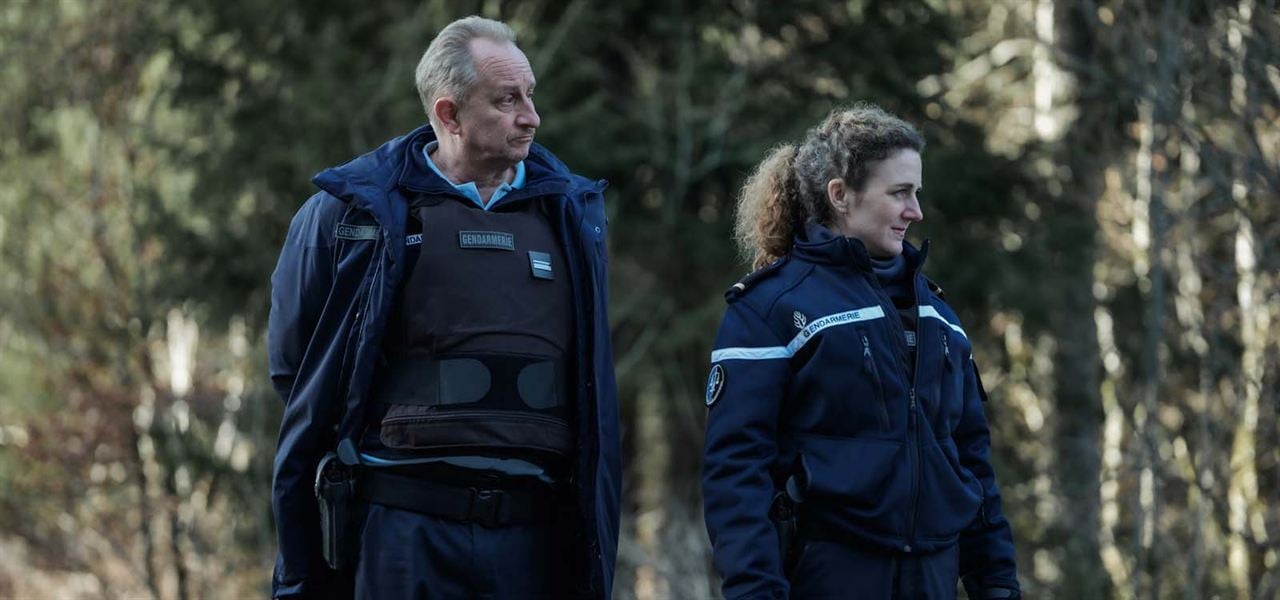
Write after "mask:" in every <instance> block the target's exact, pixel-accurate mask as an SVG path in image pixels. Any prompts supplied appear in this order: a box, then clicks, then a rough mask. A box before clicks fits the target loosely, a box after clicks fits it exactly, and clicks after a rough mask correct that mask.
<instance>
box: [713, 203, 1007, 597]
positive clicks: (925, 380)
mask: <svg viewBox="0 0 1280 600" xmlns="http://www.w3.org/2000/svg"><path fill="white" fill-rule="evenodd" d="M904 247H905V254H906V259H907V266H908V269H910V272H911V273H912V276H913V279H914V282H915V297H916V303H917V304H918V307H919V312H918V325H917V337H916V340H917V346H916V347H917V357H916V358H917V360H916V362H915V369H914V372H913V371H912V370H911V369H910V368H909V365H910V364H911V363H910V359H909V357H908V354H907V345H906V332H905V329H904V327H903V325H902V320H901V319H900V318H899V316H898V313H897V311H896V309H895V308H894V305H893V303H892V301H891V300H890V298H889V296H887V295H886V294H885V292H884V291H883V290H882V289H881V287H880V285H879V283H878V282H877V281H876V277H875V274H874V272H873V271H872V267H871V262H870V259H869V257H868V255H867V253H866V250H865V248H864V247H863V245H862V243H861V242H859V241H858V240H854V239H849V238H846V237H842V236H836V235H833V234H832V233H831V232H829V231H828V230H827V229H826V228H824V227H821V226H817V225H810V226H809V227H808V229H807V231H806V233H805V234H804V235H803V236H801V237H800V238H799V239H798V240H797V243H796V245H795V247H794V249H793V251H792V252H791V254H789V255H788V256H787V257H784V258H783V259H780V260H779V261H778V262H776V263H774V264H773V265H771V266H769V267H766V268H765V269H763V270H761V271H757V272H756V273H755V274H753V275H752V276H750V277H748V278H747V279H745V280H744V281H743V282H741V283H740V284H738V285H735V286H734V287H733V288H731V289H730V290H729V292H728V294H727V299H728V302H729V307H728V310H727V312H726V313H725V316H724V321H723V323H722V324H721V326H720V332H719V335H718V336H717V338H716V342H715V350H714V351H713V352H712V354H711V362H712V373H711V378H710V380H709V381H708V385H707V403H708V406H709V413H708V419H707V437H706V454H705V459H704V464H703V494H704V501H705V505H706V506H705V508H706V522H707V530H708V532H709V533H710V534H711V541H712V543H713V545H714V547H715V563H716V567H717V568H718V569H719V571H720V573H721V575H723V577H724V595H725V597H726V598H729V599H735V598H748V597H750V598H785V597H787V595H788V592H789V586H788V583H787V581H786V579H785V577H784V576H783V568H782V558H781V557H780V556H779V549H778V537H777V533H776V531H775V529H774V526H773V524H772V523H771V521H770V520H769V517H768V515H769V507H770V503H771V501H772V499H773V496H774V494H775V490H777V489H781V488H782V486H784V485H785V482H786V480H787V479H788V478H789V477H791V476H794V477H795V478H796V479H795V482H796V483H797V484H798V485H797V486H796V487H797V488H798V489H797V490H796V491H797V492H798V493H799V495H800V496H801V497H802V498H803V504H802V507H803V508H802V515H803V516H802V518H804V519H808V521H807V522H805V523H804V524H803V525H802V527H803V530H807V531H820V532H823V533H824V534H825V535H826V536H836V537H838V538H842V539H848V540H850V541H854V542H858V543H864V544H868V545H871V546H873V547H878V548H881V549H883V550H884V551H885V552H903V553H907V552H910V553H920V552H931V551H936V550H939V549H943V548H947V547H949V546H950V545H952V544H956V543H959V544H960V562H961V564H960V573H961V574H962V575H964V576H965V577H964V578H965V584H966V587H968V588H970V589H971V590H975V591H976V590H977V589H984V588H988V587H1006V588H1011V589H1017V587H1018V585H1017V579H1016V574H1015V567H1014V549H1013V539H1012V533H1011V531H1010V528H1009V524H1008V522H1007V521H1006V520H1005V518H1004V514H1003V513H1002V511H1001V504H1000V492H999V489H998V488H997V487H996V480H995V473H994V472H993V471H992V468H991V463H990V460H989V450H990V441H989V438H988V433H987V420H986V417H985V416H984V414H983V399H984V392H983V391H982V389H981V383H980V382H979V380H978V377H977V372H976V368H975V367H974V365H973V359H972V356H971V346H970V343H969V339H968V336H967V335H966V333H965V331H964V329H963V328H961V327H960V324H959V323H960V321H959V319H957V318H956V315H955V313H954V312H952V310H951V308H950V307H948V306H947V304H946V303H945V302H943V301H942V299H941V298H939V297H938V296H937V295H935V294H934V293H932V292H931V291H930V288H929V286H928V283H927V281H926V280H925V278H924V276H923V275H921V274H920V267H921V266H922V264H923V263H924V259H925V255H926V254H927V252H928V247H929V246H928V243H927V242H926V244H925V245H924V249H923V250H919V251H917V250H915V249H914V248H911V247H910V246H909V245H904ZM953 591H954V590H953ZM977 597H980V596H977Z"/></svg>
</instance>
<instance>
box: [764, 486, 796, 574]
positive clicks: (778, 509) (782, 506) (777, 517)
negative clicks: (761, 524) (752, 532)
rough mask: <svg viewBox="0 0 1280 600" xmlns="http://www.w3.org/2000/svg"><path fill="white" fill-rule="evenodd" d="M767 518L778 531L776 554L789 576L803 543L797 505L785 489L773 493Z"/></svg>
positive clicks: (783, 569)
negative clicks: (780, 558)
mask: <svg viewBox="0 0 1280 600" xmlns="http://www.w3.org/2000/svg"><path fill="white" fill-rule="evenodd" d="M769 520H770V521H772V522H773V528H774V529H775V530H776V531H777V532H778V556H780V557H782V573H783V575H785V576H786V577H787V578H790V577H791V573H792V571H794V570H795V567H796V564H797V563H799V562H800V554H801V552H802V551H803V549H804V544H803V543H802V542H801V541H800V511H799V506H798V504H797V503H796V502H795V501H794V500H792V499H791V496H790V495H789V494H787V491H786V490H785V489H784V490H781V491H779V492H778V493H776V494H774V495H773V503H772V504H770V505H769Z"/></svg>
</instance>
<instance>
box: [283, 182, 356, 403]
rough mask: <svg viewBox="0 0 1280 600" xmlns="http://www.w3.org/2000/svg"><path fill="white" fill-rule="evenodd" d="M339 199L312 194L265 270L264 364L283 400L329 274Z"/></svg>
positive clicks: (320, 305) (321, 303)
mask: <svg viewBox="0 0 1280 600" xmlns="http://www.w3.org/2000/svg"><path fill="white" fill-rule="evenodd" d="M339 205H340V201H339V200H338V199H336V198H334V197H332V196H330V195H328V194H326V193H324V192H321V193H318V194H316V195H314V196H312V197H311V198H310V199H309V200H307V202H306V203H305V204H303V205H302V208H300V209H299V210H298V213H297V214H296V215H294V217H293V221H292V222H291V223H290V224H289V234H288V236H287V237H285V241H284V247H283V248H281V250H280V258H279V260H277V261H276V270H275V271H274V272H273V273H272V274H271V313H270V316H269V317H268V320H267V370H268V372H269V374H270V375H271V385H272V387H274V388H275V390H276V393H277V394H279V395H280V399H281V400H282V401H284V402H285V403H288V401H289V395H290V393H291V391H292V389H293V382H294V380H296V379H297V376H298V368H299V366H300V365H301V364H302V357H303V355H304V354H305V353H306V350H307V344H308V343H309V342H310V341H311V334H312V332H313V331H314V330H315V325H316V320H317V319H318V318H319V316H320V310H321V309H322V308H323V307H324V302H325V300H326V299H327V298H328V295H329V294H328V290H329V286H330V285H331V283H332V280H333V271H332V269H333V264H332V263H333V245H332V244H333V242H332V237H333V236H332V234H333V231H334V227H336V226H337V222H338V219H339V217H340V216H341V215H340V214H339V213H340V210H341V208H340V206H339Z"/></svg>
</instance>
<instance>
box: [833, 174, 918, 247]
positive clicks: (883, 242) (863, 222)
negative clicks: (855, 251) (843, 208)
mask: <svg viewBox="0 0 1280 600" xmlns="http://www.w3.org/2000/svg"><path fill="white" fill-rule="evenodd" d="M921 170H922V169H921V162H920V153H919V152H916V151H915V150H911V149H902V150H898V151H897V152H895V153H893V154H891V155H889V158H886V159H884V160H882V161H879V162H877V163H876V164H874V165H872V166H871V168H870V170H869V172H868V175H867V181H866V184H865V185H864V186H863V189H862V191H861V192H857V191H853V190H848V192H849V193H850V194H852V195H853V198H851V199H852V200H854V201H853V202H851V203H849V205H848V210H847V212H845V213H843V214H840V213H837V214H836V216H835V223H834V225H835V228H836V229H837V230H839V231H840V232H841V233H842V234H844V235H846V236H848V237H852V238H857V239H859V240H862V243H863V244H864V245H865V246H866V247H867V252H868V253H869V254H871V256H873V257H875V258H893V257H895V256H897V255H899V254H902V241H903V240H904V239H905V238H906V236H907V227H909V226H911V224H912V223H917V222H919V221H922V220H924V212H923V211H921V210H920V199H919V198H918V197H917V194H918V193H919V192H920V187H921V181H920V173H921Z"/></svg>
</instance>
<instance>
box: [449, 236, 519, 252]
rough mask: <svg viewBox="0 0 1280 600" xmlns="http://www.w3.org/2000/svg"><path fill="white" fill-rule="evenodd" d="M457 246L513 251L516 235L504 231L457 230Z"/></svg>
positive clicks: (471, 248)
mask: <svg viewBox="0 0 1280 600" xmlns="http://www.w3.org/2000/svg"><path fill="white" fill-rule="evenodd" d="M458 247H459V248H466V249H469V250H473V249H482V250H506V251H507V252H515V250H516V236H514V235H512V234H510V233H507V232H505V231H459V232H458Z"/></svg>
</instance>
